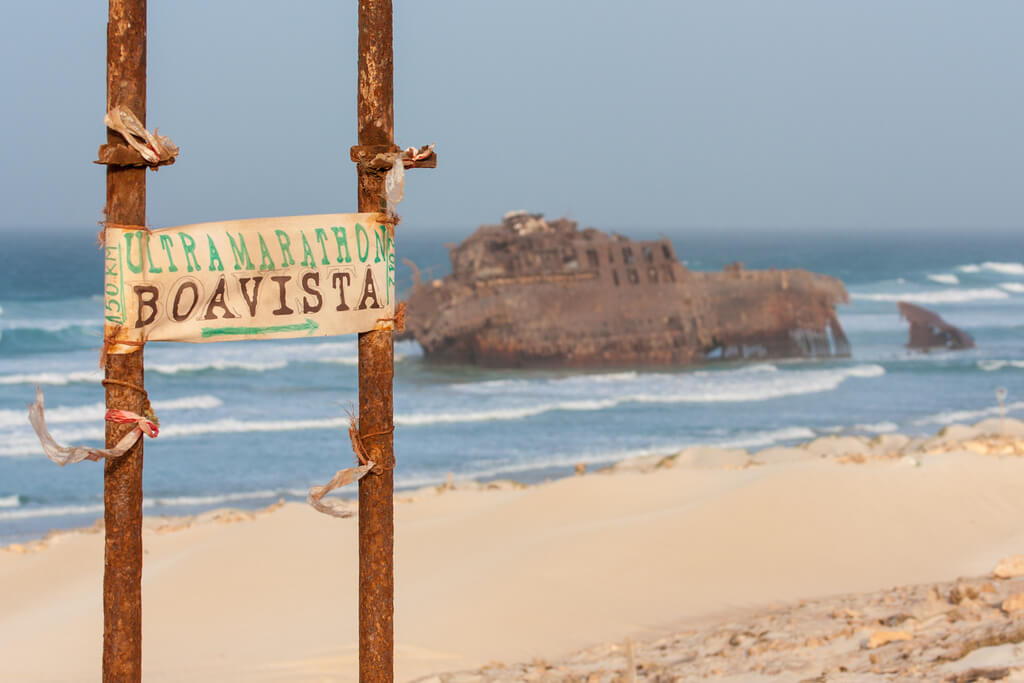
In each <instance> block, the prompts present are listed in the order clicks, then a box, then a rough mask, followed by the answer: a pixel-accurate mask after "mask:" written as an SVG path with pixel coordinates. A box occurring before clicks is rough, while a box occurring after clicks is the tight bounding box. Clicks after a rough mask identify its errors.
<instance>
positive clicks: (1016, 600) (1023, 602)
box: [1002, 593, 1024, 614]
mask: <svg viewBox="0 0 1024 683" xmlns="http://www.w3.org/2000/svg"><path fill="white" fill-rule="evenodd" d="M1002 607H1003V611H1004V612H1006V613H1007V614H1010V613H1012V612H1020V611H1021V610H1024V593H1015V594H1013V595H1011V596H1010V597H1008V598H1006V599H1005V600H1003V605H1002Z"/></svg>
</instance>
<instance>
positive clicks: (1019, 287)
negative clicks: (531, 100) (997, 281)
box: [999, 282, 1024, 294]
mask: <svg viewBox="0 0 1024 683" xmlns="http://www.w3.org/2000/svg"><path fill="white" fill-rule="evenodd" d="M999 286H1000V287H1002V288H1003V289H1005V290H1006V291H1007V292H1014V293H1015V294H1024V282H1004V283H1003V284H1001V285H999Z"/></svg>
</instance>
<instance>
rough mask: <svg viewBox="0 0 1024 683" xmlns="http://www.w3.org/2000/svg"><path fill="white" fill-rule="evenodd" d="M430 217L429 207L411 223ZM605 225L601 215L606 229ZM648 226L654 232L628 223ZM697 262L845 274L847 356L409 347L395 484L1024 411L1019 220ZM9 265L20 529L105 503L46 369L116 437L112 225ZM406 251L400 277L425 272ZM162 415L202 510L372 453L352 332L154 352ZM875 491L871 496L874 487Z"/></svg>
mask: <svg viewBox="0 0 1024 683" xmlns="http://www.w3.org/2000/svg"><path fill="white" fill-rule="evenodd" d="M410 222H411V221H410ZM598 227H600V226H598ZM468 232H469V231H468V230H465V231H462V232H459V231H455V230H448V231H445V232H436V231H431V232H428V231H422V232H417V230H416V228H415V227H414V226H410V225H408V223H403V224H402V226H401V227H400V228H399V234H398V247H397V251H398V256H399V258H411V259H412V260H413V261H415V262H416V263H417V264H418V265H419V266H420V267H421V268H422V269H424V271H426V272H427V273H428V274H429V276H432V277H439V276H441V275H443V274H444V273H445V272H446V271H447V269H448V261H447V251H446V248H445V246H444V245H445V243H446V242H457V241H459V240H461V239H462V238H463V237H465V236H466V235H467V234H468ZM622 232H627V233H628V234H629V235H630V236H631V237H635V238H639V239H644V238H652V237H656V236H657V233H656V232H652V231H649V230H642V229H638V230H629V231H622ZM667 236H668V237H669V238H671V239H672V242H673V244H674V246H675V249H676V253H677V254H678V255H679V257H680V258H681V259H682V260H683V261H684V262H685V263H686V265H687V266H688V267H689V268H691V269H694V270H717V269H720V268H721V267H722V266H723V265H725V264H726V263H730V262H733V261H743V262H745V263H746V266H747V267H748V268H751V269H753V268H768V267H772V266H774V267H777V268H806V269H809V270H814V271H817V272H822V273H827V274H829V275H834V276H836V277H839V278H840V279H842V280H843V281H844V282H845V283H846V285H847V288H848V290H849V292H850V295H851V302H850V304H849V305H845V306H841V307H840V309H839V318H840V321H841V323H842V324H843V327H844V328H845V330H846V332H847V335H848V336H849V338H850V342H851V344H852V350H853V354H852V357H851V358H849V359H842V360H829V361H813V362H812V361H796V360H787V361H772V362H757V363H750V364H745V365H744V364H730V363H721V364H714V365H707V366H702V367H698V368H609V369H606V370H592V371H586V372H581V371H558V370H546V371H538V370H529V371H511V370H492V369H481V368H476V367H468V366H451V365H442V366H437V365H432V364H429V363H426V362H424V360H423V358H422V354H421V351H420V349H419V347H418V346H417V345H416V344H415V343H414V342H400V343H397V344H396V346H395V354H396V366H395V367H396V377H395V422H396V425H397V429H396V431H395V450H396V456H397V459H398V467H397V469H396V470H395V477H396V485H397V487H399V488H400V489H408V488H415V487H420V486H424V485H429V484H436V483H440V482H442V481H444V480H445V479H446V477H447V476H448V475H449V473H451V474H452V476H453V477H454V478H455V479H463V478H475V479H488V478H512V479H517V480H520V481H524V482H536V481H542V480H544V479H546V478H551V477H557V476H563V475H565V474H567V473H569V472H570V471H571V470H572V467H573V466H574V465H576V464H577V463H580V462H584V463H588V464H590V465H600V464H603V463H610V462H614V461H616V460H621V459H623V458H626V457H630V456H634V455H642V454H649V453H664V454H669V453H672V452H675V451H678V450H680V449H682V448H684V447H686V446H688V445H692V444H720V445H725V446H735V447H742V448H747V449H749V450H751V451H756V450H759V449H762V448H767V447H769V446H772V445H779V444H792V443H796V442H799V441H805V440H808V439H812V438H815V437H817V436H822V435H828V434H865V435H877V434H882V433H888V432H895V431H901V432H904V433H908V434H931V433H934V432H935V431H937V430H938V429H940V428H941V427H943V426H944V425H948V424H952V423H954V422H961V423H964V422H974V421H977V420H980V419H983V418H985V417H989V416H994V415H998V411H999V409H998V407H997V404H996V398H995V390H996V388H998V387H1002V388H1005V389H1006V390H1007V392H1008V398H1007V413H1008V414H1009V415H1014V414H1017V416H1018V417H1021V416H1024V240H1021V239H1020V238H1019V237H1018V236H1017V235H1014V234H1013V233H992V234H988V233H985V232H984V231H971V232H966V233H965V232H960V233H937V234H936V233H927V232H924V231H918V232H907V233H900V232H889V233H886V232H857V231H854V232H852V233H846V234H843V235H837V234H830V233H825V232H822V233H813V232H807V231H804V232H797V231H787V230H773V231H770V232H751V233H736V232H731V233H730V232H717V233H709V232H702V231H696V230H693V231H683V230H679V231H675V232H671V231H668V232H667ZM2 240H3V244H4V247H5V248H4V254H5V257H4V258H3V267H2V268H0V544H4V543H8V542H13V541H19V540H26V539H31V538H35V537H39V536H42V535H43V534H45V533H46V532H47V531H49V530H51V529H60V528H71V527H78V526H86V525H89V524H91V523H92V522H93V521H95V520H96V519H97V518H99V517H102V510H103V498H102V492H103V481H102V479H103V474H102V472H103V467H102V465H101V464H97V463H91V462H85V463H81V464H78V465H72V466H68V467H64V468H61V467H58V466H57V465H55V464H54V463H52V462H50V461H49V460H47V459H46V458H45V456H43V454H42V451H41V448H40V447H39V444H38V441H37V440H36V437H35V434H34V433H33V431H32V429H31V427H30V426H29V424H28V420H27V412H26V405H27V404H28V403H29V402H30V401H31V400H32V399H33V396H34V391H35V387H36V386H39V387H41V388H42V389H43V391H44V392H45V394H46V405H47V418H48V423H49V425H50V428H51V431H52V432H53V434H54V436H55V437H56V438H57V439H58V440H59V441H61V442H62V443H74V444H88V445H102V439H103V429H104V424H103V421H102V416H103V410H104V408H103V390H102V387H101V385H100V379H101V378H102V373H101V371H100V370H99V369H98V367H97V358H98V349H99V346H100V338H101V329H102V326H101V306H102V303H101V297H100V292H101V287H102V277H103V268H102V264H101V258H100V252H99V251H98V249H97V247H96V245H95V243H94V241H95V231H94V230H91V229H87V228H82V229H78V230H45V231H44V230H34V231H26V232H24V233H20V234H13V233H9V234H5V235H3V236H2ZM410 278H411V274H410V271H409V270H408V269H407V268H405V267H400V269H399V282H398V287H399V290H400V291H401V290H402V289H403V288H407V287H409V286H410ZM897 300H905V301H910V302H913V303H917V304H919V305H922V306H925V307H928V308H931V309H932V310H935V311H936V312H938V313H939V314H940V315H942V316H943V317H945V318H946V320H947V321H949V322H951V323H952V324H954V325H957V326H959V327H961V328H963V329H965V330H966V331H968V332H969V333H970V334H971V335H972V336H973V337H974V338H975V341H976V342H977V348H975V349H972V350H969V351H961V352H947V351H938V352H932V353H927V354H923V353H912V352H909V351H907V350H906V349H905V348H904V344H905V343H906V341H907V326H906V323H905V322H903V321H901V320H900V318H899V316H898V314H897V310H896V301H897ZM145 353H146V386H147V388H148V389H149V392H150V396H151V398H152V400H153V405H154V408H155V410H156V413H157V414H158V415H159V417H160V419H161V432H160V436H159V438H157V439H155V440H151V439H147V440H146V455H145V467H144V492H145V501H144V506H145V511H146V513H148V514H173V515H179V514H191V513H195V512H199V511H202V510H205V509H210V508H214V507H222V506H233V507H260V506H265V505H267V504H269V503H271V502H273V501H275V500H277V499H278V498H284V499H286V500H302V499H304V498H305V495H306V492H307V490H308V488H309V487H310V486H311V485H314V484H322V483H324V482H326V481H327V480H328V479H329V478H330V476H331V475H332V474H333V473H334V471H335V470H336V469H338V468H340V467H344V466H347V465H349V464H351V463H352V462H353V458H354V457H353V455H352V452H351V449H350V446H349V443H348V435H347V431H346V427H347V422H348V417H347V415H346V411H347V410H349V409H352V407H353V406H354V405H355V404H356V402H357V393H356V391H357V373H356V360H357V353H356V340H355V337H354V336H346V337H336V338H317V339H297V340H288V341H253V342H245V343H238V342H234V343H214V344H195V345H191V344H169V343H152V344H150V345H149V346H148V347H147V348H146V351H145ZM865 495H870V492H865Z"/></svg>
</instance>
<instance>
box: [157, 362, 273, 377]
mask: <svg viewBox="0 0 1024 683" xmlns="http://www.w3.org/2000/svg"><path fill="white" fill-rule="evenodd" d="M287 365H288V361H284V360H282V361H272V362H266V363H258V362H253V363H249V362H245V361H237V360H214V361H209V362H206V363H155V364H152V365H147V366H146V371H147V372H159V373H160V374H162V375H177V374H179V373H186V372H204V371H207V370H221V371H222V370H246V371H248V372H266V371H267V370H280V369H282V368H284V367H286V366H287Z"/></svg>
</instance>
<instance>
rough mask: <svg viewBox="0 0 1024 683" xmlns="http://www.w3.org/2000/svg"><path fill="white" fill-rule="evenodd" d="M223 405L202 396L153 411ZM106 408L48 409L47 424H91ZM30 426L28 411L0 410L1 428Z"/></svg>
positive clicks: (170, 401)
mask: <svg viewBox="0 0 1024 683" xmlns="http://www.w3.org/2000/svg"><path fill="white" fill-rule="evenodd" d="M220 405H222V402H221V400H220V399H219V398H217V397H216V396H210V395H209V394H202V395H199V396H185V397H182V398H174V399H168V400H164V401H153V410H154V411H155V412H156V413H157V414H158V415H159V414H160V413H161V412H165V411H175V410H207V409H210V408H216V407H218V406H220ZM105 410H106V406H105V405H104V404H102V403H90V404H88V405H82V406H58V407H55V408H47V409H46V423H47V424H68V423H73V422H89V421H91V420H102V419H103V413H104V411H105ZM26 425H28V411H26V410H0V427H21V426H26Z"/></svg>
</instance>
